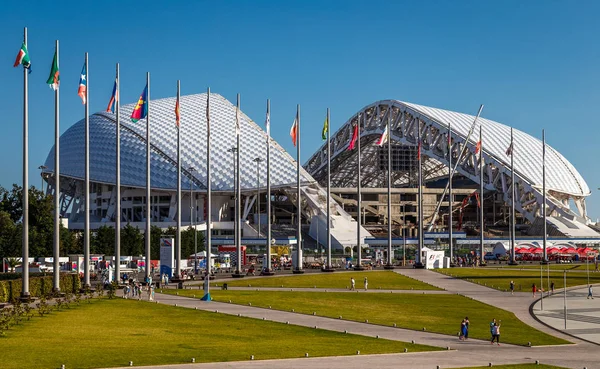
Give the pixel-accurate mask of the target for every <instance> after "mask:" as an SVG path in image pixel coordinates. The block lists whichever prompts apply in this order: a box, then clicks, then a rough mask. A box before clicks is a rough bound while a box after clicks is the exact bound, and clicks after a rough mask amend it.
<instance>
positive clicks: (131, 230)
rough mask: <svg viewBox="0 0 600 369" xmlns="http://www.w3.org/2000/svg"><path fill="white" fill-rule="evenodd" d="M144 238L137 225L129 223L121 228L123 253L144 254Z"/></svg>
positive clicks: (128, 254) (127, 254) (126, 254)
mask: <svg viewBox="0 0 600 369" xmlns="http://www.w3.org/2000/svg"><path fill="white" fill-rule="evenodd" d="M143 244H144V238H143V237H142V234H141V232H140V230H139V229H138V228H137V227H133V226H132V225H131V224H129V223H127V225H126V226H125V227H123V229H122V230H121V255H122V256H134V255H142V254H143V249H144V248H143Z"/></svg>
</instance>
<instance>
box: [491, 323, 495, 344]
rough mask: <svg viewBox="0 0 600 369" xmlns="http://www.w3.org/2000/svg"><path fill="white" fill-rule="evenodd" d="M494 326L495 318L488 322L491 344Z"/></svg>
mask: <svg viewBox="0 0 600 369" xmlns="http://www.w3.org/2000/svg"><path fill="white" fill-rule="evenodd" d="M494 326H496V318H494V319H492V321H491V322H490V337H492V342H494Z"/></svg>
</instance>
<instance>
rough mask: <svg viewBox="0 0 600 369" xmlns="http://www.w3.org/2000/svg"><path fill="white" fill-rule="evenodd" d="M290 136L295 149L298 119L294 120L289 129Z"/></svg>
mask: <svg viewBox="0 0 600 369" xmlns="http://www.w3.org/2000/svg"><path fill="white" fill-rule="evenodd" d="M290 136H291V137H292V142H293V143H294V147H296V143H297V142H298V141H297V140H298V117H296V118H294V124H292V128H291V129H290Z"/></svg>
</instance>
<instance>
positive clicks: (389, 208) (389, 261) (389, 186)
mask: <svg viewBox="0 0 600 369" xmlns="http://www.w3.org/2000/svg"><path fill="white" fill-rule="evenodd" d="M391 122H392V108H391V106H390V107H389V108H388V119H387V132H388V136H387V149H388V153H387V154H388V155H387V159H388V166H387V218H388V219H387V220H388V247H387V254H388V257H387V264H386V266H385V269H394V265H393V263H392V260H393V259H392V130H391V128H392V127H391Z"/></svg>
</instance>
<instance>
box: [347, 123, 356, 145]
mask: <svg viewBox="0 0 600 369" xmlns="http://www.w3.org/2000/svg"><path fill="white" fill-rule="evenodd" d="M357 140H358V124H356V125H354V133H352V138H351V139H350V144H349V145H348V150H354V147H355V146H356V141H357Z"/></svg>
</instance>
